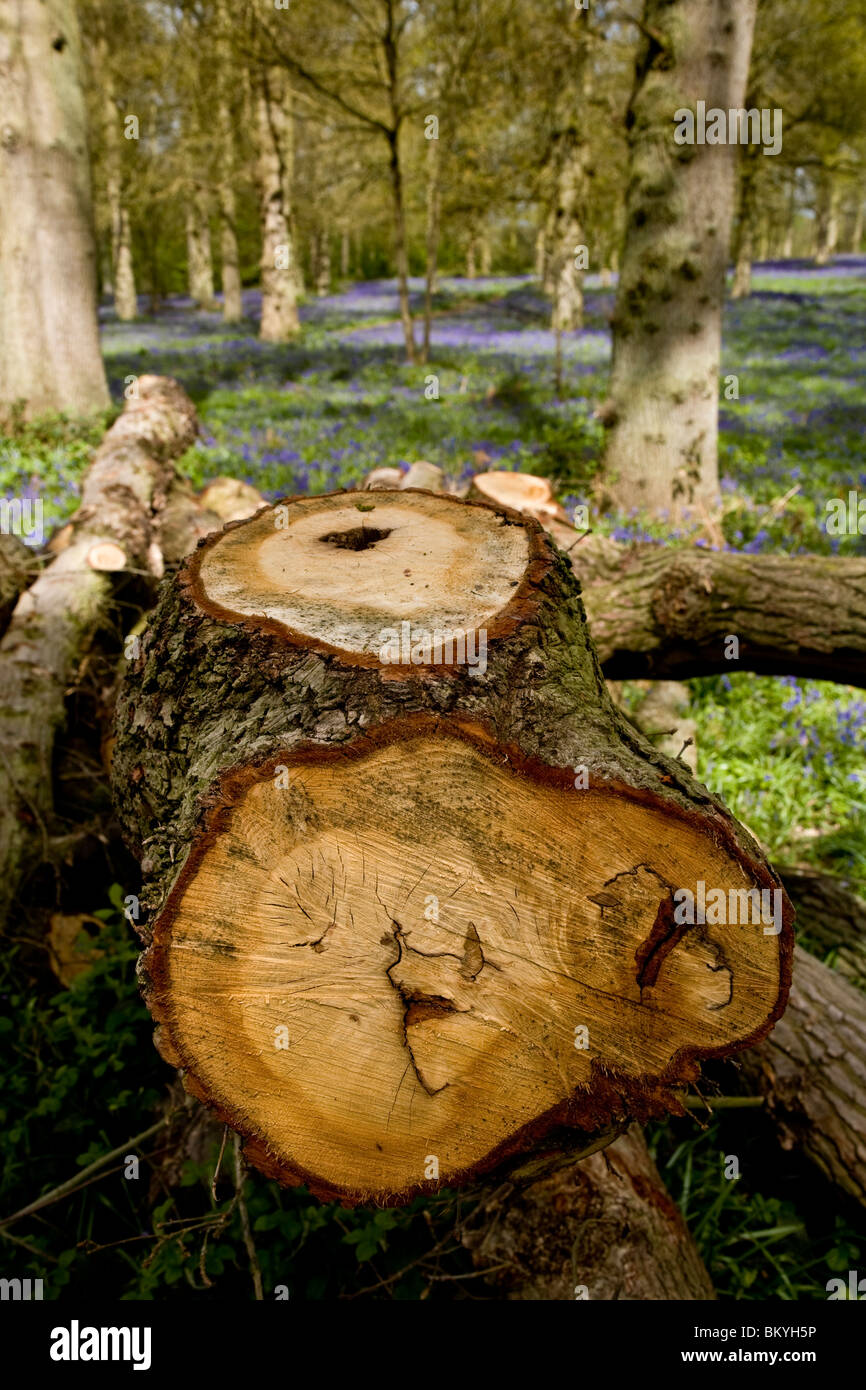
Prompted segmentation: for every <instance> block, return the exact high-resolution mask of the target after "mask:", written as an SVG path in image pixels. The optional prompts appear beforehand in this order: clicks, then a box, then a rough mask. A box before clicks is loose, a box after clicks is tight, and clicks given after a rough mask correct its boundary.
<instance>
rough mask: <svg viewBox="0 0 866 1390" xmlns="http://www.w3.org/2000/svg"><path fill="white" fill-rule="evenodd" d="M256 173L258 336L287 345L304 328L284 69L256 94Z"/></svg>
mask: <svg viewBox="0 0 866 1390" xmlns="http://www.w3.org/2000/svg"><path fill="white" fill-rule="evenodd" d="M256 128H257V139H258V163H257V175H258V185H259V203H260V208H261V222H262V322H261V328H260V330H259V336H260V337H261V338H262V339H264V341H265V342H269V343H283V342H286V341H288V340H289V339H290V338H294V337H296V336H297V334H298V333H299V332H300V322H299V319H298V305H297V280H296V269H295V260H296V248H295V246H294V241H293V237H292V221H291V213H292V181H293V177H294V133H293V127H292V108H291V90H290V87H289V82H288V78H287V76H286V73H285V71H284V70H283V69H282V68H268V69H267V70H266V71H265V72H264V73H263V74H262V75H261V78H260V80H259V84H258V89H257V92H256Z"/></svg>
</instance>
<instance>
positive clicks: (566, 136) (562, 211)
mask: <svg viewBox="0 0 866 1390" xmlns="http://www.w3.org/2000/svg"><path fill="white" fill-rule="evenodd" d="M587 157H588V151H587V146H586V143H585V141H584V140H583V139H582V138H581V135H580V132H579V131H578V130H577V128H576V127H575V126H570V127H569V128H568V129H567V130H565V131H563V132H562V134H561V135H560V137H559V140H558V149H557V156H556V164H557V178H556V202H555V205H554V209H553V249H552V253H551V255H552V261H553V272H552V278H553V310H552V314H551V327H552V328H553V330H554V332H564V333H568V332H572V331H573V330H575V329H578V328H582V326H583V270H581V269H580V267H579V265H578V262H577V250H578V247H579V246H580V245H581V244H582V242H583V226H582V214H583V209H584V206H585V204H586V194H587V173H586V164H587Z"/></svg>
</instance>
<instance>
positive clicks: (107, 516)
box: [0, 376, 197, 924]
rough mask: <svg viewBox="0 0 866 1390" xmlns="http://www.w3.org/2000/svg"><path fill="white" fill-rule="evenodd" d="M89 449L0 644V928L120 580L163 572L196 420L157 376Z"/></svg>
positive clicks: (44, 836) (34, 857) (39, 852)
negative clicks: (68, 713) (178, 481)
mask: <svg viewBox="0 0 866 1390" xmlns="http://www.w3.org/2000/svg"><path fill="white" fill-rule="evenodd" d="M138 391H139V394H138V396H137V397H136V398H135V399H134V400H129V401H127V403H126V406H125V408H124V411H123V414H122V415H121V416H120V417H119V418H118V419H117V420H116V421H115V423H114V424H113V425H112V426H111V428H110V430H109V431H108V433H107V434H106V436H105V439H104V440H103V442H102V444H101V445H100V447H99V449H98V450H97V452H96V454H95V456H94V459H93V462H92V464H91V465H90V468H89V469H88V471H87V473H86V475H85V478H84V482H83V486H82V491H81V506H80V507H79V510H78V512H77V513H76V515H75V516H74V517H73V519H72V522H71V524H70V527H69V530H68V536H67V537H66V538H65V544H64V546H63V548H62V549H61V550H60V551H59V553H57V554H55V556H54V558H53V559H52V561H51V563H50V564H49V565H48V566H47V567H46V568H45V569H44V570H43V571H42V573H41V574H40V575H39V577H38V578H37V580H36V581H35V583H34V584H33V585H32V586H31V587H30V588H29V589H28V590H27V591H26V592H25V593H24V594H23V595H22V596H21V598H20V599H19V601H18V604H17V606H16V608H15V611H14V613H13V615H12V618H11V621H10V623H9V628H8V630H7V632H6V634H5V636H4V638H3V641H2V644H0V924H2V923H3V922H5V920H6V918H7V916H8V914H9V910H10V908H11V905H12V903H13V902H14V900H15V897H16V894H17V892H18V889H19V885H20V884H21V882H22V881H23V879H24V878H25V877H26V875H27V873H28V872H29V870H30V869H31V868H32V867H33V866H34V865H35V864H36V863H37V862H38V861H39V860H40V859H42V860H46V859H49V858H50V852H49V843H48V841H49V834H50V829H51V825H50V823H51V819H52V811H53V795H52V759H53V752H54V741H55V737H56V735H57V733H58V732H59V730H60V729H61V728H62V727H63V725H64V723H65V703H66V697H67V694H68V692H69V688H70V686H73V685H74V684H75V681H76V675H77V672H78V669H79V666H80V664H81V662H82V659H83V658H84V657H85V656H86V654H87V652H88V651H89V649H90V647H91V645H92V642H93V638H94V636H95V634H96V633H97V632H98V631H99V630H100V629H101V628H102V627H104V626H106V625H107V624H108V623H109V620H110V615H111V608H112V603H113V600H114V597H115V593H116V587H117V584H118V582H119V580H118V576H119V577H120V579H123V578H124V577H126V576H129V575H135V576H136V577H137V578H138V579H141V577H142V576H143V577H144V579H145V581H146V585H145V587H146V588H147V587H154V588H155V583H156V579H157V578H158V577H159V575H160V574H161V572H162V554H161V551H160V549H159V546H158V544H157V542H156V518H157V516H158V514H159V511H160V509H161V507H162V505H163V503H164V500H165V496H166V493H167V491H168V488H169V487H170V485H171V483H172V482H173V480H174V476H175V472H174V463H173V460H174V459H176V458H177V457H179V455H180V454H182V453H184V451H185V450H186V449H187V448H189V446H190V445H191V444H192V442H193V440H194V439H195V435H196V431H197V422H196V416H195V410H194V408H193V406H192V404H191V402H190V401H189V399H188V398H187V396H186V395H185V393H184V392H183V391H182V390H181V388H180V386H178V384H177V383H176V382H174V381H172V380H170V379H169V378H167V377H152V376H144V377H141V378H140V380H139V382H138Z"/></svg>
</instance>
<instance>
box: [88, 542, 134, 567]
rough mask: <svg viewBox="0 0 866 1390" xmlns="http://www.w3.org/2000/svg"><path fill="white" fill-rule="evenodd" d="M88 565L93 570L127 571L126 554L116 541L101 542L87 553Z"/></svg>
mask: <svg viewBox="0 0 866 1390" xmlns="http://www.w3.org/2000/svg"><path fill="white" fill-rule="evenodd" d="M87 563H88V565H89V566H90V568H91V569H92V570H105V571H107V572H114V571H116V570H124V569H126V553H125V552H124V551H123V550H122V549H121V547H120V546H119V545H116V544H115V542H114V541H100V542H99V543H98V544H97V545H93V546H91V548H90V550H89V551H88V552H87Z"/></svg>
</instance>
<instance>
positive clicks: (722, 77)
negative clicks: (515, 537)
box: [604, 0, 755, 512]
mask: <svg viewBox="0 0 866 1390" xmlns="http://www.w3.org/2000/svg"><path fill="white" fill-rule="evenodd" d="M754 20H755V0H731V3H728V4H722V3H721V0H714V3H707V0H645V4H644V31H643V37H642V39H641V46H640V51H639V56H638V61H637V72H636V82H635V88H634V92H633V95H632V99H631V103H630V107H629V113H628V124H629V182H628V193H627V229H626V240H625V250H624V255H623V263H622V272H621V275H620V281H619V287H618V291H617V297H616V308H615V312H614V320H613V362H612V367H611V376H610V386H609V394H610V409H609V410H608V412H607V423H608V428H609V430H610V433H609V436H608V440H607V445H606V449H605V455H604V470H605V477H606V480H608V479H609V485H610V490H611V492H612V495H613V496H614V498H615V500H616V501H617V502H618V503H619V504H620V505H621V506H623V507H626V508H630V507H634V506H639V507H643V508H646V509H647V510H649V511H651V512H662V511H666V510H668V511H669V510H670V509H672V508H674V507H675V506H679V505H680V504H682V503H685V504H691V503H693V502H695V501H702V502H704V503H706V504H708V505H712V504H714V503H715V501H716V498H717V495H718V490H719V484H718V462H717V435H718V389H719V385H718V374H719V358H720V351H721V321H722V303H723V300H724V291H725V276H726V272H727V265H728V243H729V235H730V225H731V212H732V204H733V196H734V179H735V172H736V164H735V157H736V147H735V146H733V145H731V144H724V145H707V144H704V145H701V144H677V143H675V140H674V132H675V114H674V113H675V112H677V111H678V110H679V109H682V108H685V107H689V108H694V107H695V105H696V103H697V101H698V100H700V101H701V102H705V103H706V108H707V109H708V110H709V109H712V108H721V109H722V110H723V111H725V112H727V110H728V109H729V108H738V107H741V106H742V103H743V93H744V91H745V84H746V75H747V71H748V66H749V52H750V48H751V41H752V29H753V26H754ZM695 134H697V132H695Z"/></svg>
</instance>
